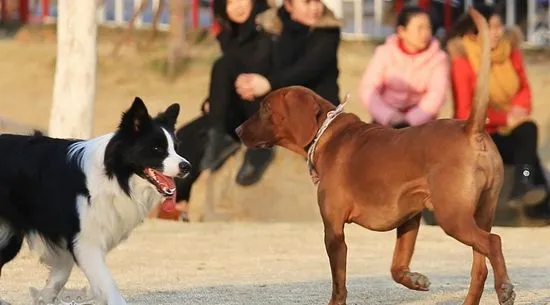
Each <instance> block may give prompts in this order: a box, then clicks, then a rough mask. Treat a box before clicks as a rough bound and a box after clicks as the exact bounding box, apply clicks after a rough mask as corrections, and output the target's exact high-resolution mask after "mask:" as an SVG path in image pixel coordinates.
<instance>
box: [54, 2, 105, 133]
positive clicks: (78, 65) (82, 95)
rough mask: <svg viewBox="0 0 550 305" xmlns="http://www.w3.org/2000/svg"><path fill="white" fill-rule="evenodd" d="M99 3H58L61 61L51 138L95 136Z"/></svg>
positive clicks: (58, 57) (58, 46)
mask: <svg viewBox="0 0 550 305" xmlns="http://www.w3.org/2000/svg"><path fill="white" fill-rule="evenodd" d="M96 5H97V1H91V0H78V1H75V0H58V1H57V7H58V12H59V14H58V18H57V60H56V67H55V77H54V88H53V103H52V109H51V116H50V125H49V128H48V135H49V136H53V137H62V138H89V137H91V135H92V124H93V111H94V101H95V93H96V71H97V20H96V18H97V13H96V12H97V7H96Z"/></svg>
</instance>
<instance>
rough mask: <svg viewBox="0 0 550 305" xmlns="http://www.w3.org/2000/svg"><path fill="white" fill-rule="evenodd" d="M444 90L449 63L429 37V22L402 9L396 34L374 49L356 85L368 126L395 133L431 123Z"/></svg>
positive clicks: (413, 10)
mask: <svg viewBox="0 0 550 305" xmlns="http://www.w3.org/2000/svg"><path fill="white" fill-rule="evenodd" d="M448 87H449V59H448V57H447V54H446V53H445V52H444V51H443V50H442V49H441V48H440V45H439V42H438V41H437V40H435V39H433V37H432V30H431V24H430V18H429V16H428V14H427V13H426V12H425V11H424V10H422V9H421V8H418V7H414V6H412V7H406V8H404V9H403V10H402V11H401V13H400V14H399V16H398V18H397V27H396V34H393V35H391V36H389V37H388V38H387V39H386V42H385V43H384V44H383V45H381V46H379V47H377V48H376V51H375V52H374V55H373V57H372V58H371V59H370V61H369V63H368V66H367V69H366V71H365V73H364V74H363V77H362V79H361V83H360V85H359V96H360V99H361V102H362V103H363V105H365V107H366V108H367V109H368V111H369V112H370V114H371V116H372V118H373V122H374V123H378V124H381V125H384V126H389V127H394V128H401V127H407V126H416V125H420V124H423V123H425V122H427V121H429V120H432V119H435V118H436V117H437V115H438V113H439V111H440V109H441V106H442V105H443V103H444V102H445V97H446V93H447V90H448Z"/></svg>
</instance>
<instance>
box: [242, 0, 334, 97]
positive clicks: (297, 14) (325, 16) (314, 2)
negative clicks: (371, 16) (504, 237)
mask: <svg viewBox="0 0 550 305" xmlns="http://www.w3.org/2000/svg"><path fill="white" fill-rule="evenodd" d="M258 23H260V24H262V25H263V28H264V29H265V30H266V31H269V32H270V33H272V34H274V35H276V37H277V41H276V47H275V51H274V53H275V54H274V60H275V67H276V68H275V69H274V70H272V71H271V72H270V73H269V74H267V75H265V76H263V75H260V74H254V73H243V74H241V75H239V77H238V78H237V82H236V86H237V92H238V93H239V95H240V97H241V98H242V99H245V100H254V99H255V98H258V97H260V96H263V95H265V94H267V93H269V92H270V91H272V90H276V89H279V88H283V87H287V86H294V85H301V86H304V87H307V88H309V89H311V90H313V91H314V92H316V93H317V94H319V95H320V96H322V97H323V98H325V99H326V100H328V101H330V102H331V103H333V104H334V105H338V104H340V97H339V87H338V82H337V81H338V75H339V71H338V47H339V45H340V22H339V21H338V20H337V19H336V17H335V16H334V14H333V12H332V11H330V10H329V9H328V8H327V7H326V6H325V5H324V4H323V3H322V2H321V1H320V0H284V2H283V6H282V7H280V8H278V9H270V10H268V11H266V12H264V13H262V14H260V15H259V16H258Z"/></svg>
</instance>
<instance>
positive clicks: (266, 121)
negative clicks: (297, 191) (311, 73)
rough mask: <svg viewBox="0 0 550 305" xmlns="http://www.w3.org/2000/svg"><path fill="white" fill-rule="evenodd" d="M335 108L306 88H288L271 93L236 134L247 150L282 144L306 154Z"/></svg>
mask: <svg viewBox="0 0 550 305" xmlns="http://www.w3.org/2000/svg"><path fill="white" fill-rule="evenodd" d="M332 109H334V106H333V105H332V104H330V103H329V102H328V101H326V100H324V99H323V98H321V97H320V96H319V95H317V94H316V93H314V92H313V91H311V90H309V89H307V88H305V87H301V86H291V87H285V88H282V89H278V90H275V91H273V92H271V93H270V94H268V95H267V96H266V97H265V98H264V99H263V100H262V101H261V102H260V109H259V110H258V112H257V113H256V114H255V115H254V116H252V117H251V118H249V119H248V120H247V121H246V122H244V123H243V124H242V125H241V126H239V127H238V128H237V129H236V133H237V135H238V136H239V138H241V141H242V142H243V143H244V145H246V146H247V147H251V148H267V147H272V146H274V145H278V146H282V147H285V148H287V149H289V150H291V151H294V152H296V153H298V154H300V155H305V154H306V151H305V149H304V148H305V147H306V146H307V145H308V144H310V143H311V141H313V138H314V137H315V134H316V133H317V131H318V130H319V127H320V125H321V124H322V120H323V119H324V116H323V114H326V113H327V112H328V111H330V110H332Z"/></svg>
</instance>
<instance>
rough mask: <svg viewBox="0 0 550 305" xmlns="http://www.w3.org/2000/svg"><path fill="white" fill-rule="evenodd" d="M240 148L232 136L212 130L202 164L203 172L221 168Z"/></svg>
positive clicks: (209, 132)
mask: <svg viewBox="0 0 550 305" xmlns="http://www.w3.org/2000/svg"><path fill="white" fill-rule="evenodd" d="M239 147H240V144H239V143H238V142H236V141H235V140H234V139H233V138H232V137H231V136H230V135H228V134H226V133H222V132H219V131H218V130H216V129H210V130H209V131H208V142H207V143H206V150H205V152H204V156H203V158H202V160H201V164H200V167H201V170H207V169H211V170H216V169H218V168H220V166H221V165H222V164H223V162H224V161H225V160H227V158H229V157H230V156H231V155H232V154H234V153H235V152H236V151H237V150H238V149H239Z"/></svg>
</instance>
